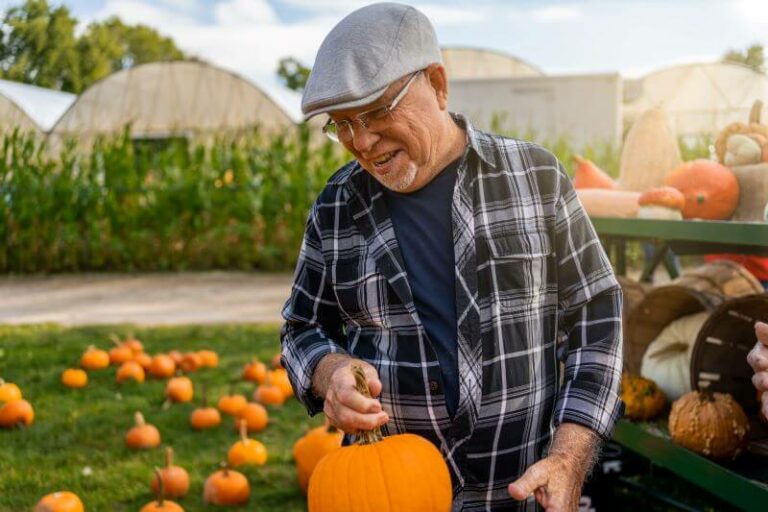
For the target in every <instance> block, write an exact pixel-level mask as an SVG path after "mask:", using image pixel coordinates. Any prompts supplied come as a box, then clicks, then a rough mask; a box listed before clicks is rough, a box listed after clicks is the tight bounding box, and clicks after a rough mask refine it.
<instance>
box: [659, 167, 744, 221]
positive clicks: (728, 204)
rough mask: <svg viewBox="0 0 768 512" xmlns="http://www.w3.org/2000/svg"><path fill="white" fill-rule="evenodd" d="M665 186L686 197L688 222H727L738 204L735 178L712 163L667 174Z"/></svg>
mask: <svg viewBox="0 0 768 512" xmlns="http://www.w3.org/2000/svg"><path fill="white" fill-rule="evenodd" d="M665 184H666V185H669V186H670V187H674V188H676V189H677V190H679V191H680V192H682V193H683V195H684V196H685V207H684V208H683V218H685V219H706V220H726V219H729V218H731V215H733V212H734V211H735V210H736V206H738V204H739V181H738V180H737V179H736V175H735V174H733V171H731V170H730V169H729V168H727V167H725V166H724V165H721V164H719V163H717V162H713V161H711V160H704V159H699V160H694V161H692V162H685V163H683V165H681V166H680V167H678V168H677V169H675V170H673V171H671V172H670V173H669V174H667V177H666V180H665Z"/></svg>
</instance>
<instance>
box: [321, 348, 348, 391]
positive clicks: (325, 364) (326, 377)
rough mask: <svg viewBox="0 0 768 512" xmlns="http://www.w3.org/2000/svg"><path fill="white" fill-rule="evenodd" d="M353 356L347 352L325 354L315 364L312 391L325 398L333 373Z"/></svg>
mask: <svg viewBox="0 0 768 512" xmlns="http://www.w3.org/2000/svg"><path fill="white" fill-rule="evenodd" d="M351 360H352V358H351V357H350V356H348V355H346V354H336V353H330V354H326V355H325V356H323V358H322V359H320V361H319V362H318V363H317V366H315V371H314V373H313V374H312V393H314V395H315V396H316V397H318V398H320V399H321V400H325V395H326V393H327V392H328V386H329V384H330V382H331V376H332V375H333V373H334V372H335V371H336V370H338V369H339V368H341V367H342V366H345V365H346V364H348V363H349V362H350V361H351Z"/></svg>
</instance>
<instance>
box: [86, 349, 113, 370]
mask: <svg viewBox="0 0 768 512" xmlns="http://www.w3.org/2000/svg"><path fill="white" fill-rule="evenodd" d="M107 366H109V353H108V352H107V351H106V350H101V349H98V348H96V347H94V346H93V345H91V346H90V347H88V348H87V349H86V350H85V352H83V355H82V357H80V367H81V368H83V369H85V370H89V371H92V370H103V369H104V368H106V367H107Z"/></svg>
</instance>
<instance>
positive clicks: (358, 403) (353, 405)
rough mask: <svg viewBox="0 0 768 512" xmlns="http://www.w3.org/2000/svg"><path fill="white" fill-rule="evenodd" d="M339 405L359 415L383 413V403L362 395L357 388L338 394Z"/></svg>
mask: <svg viewBox="0 0 768 512" xmlns="http://www.w3.org/2000/svg"><path fill="white" fill-rule="evenodd" d="M335 395H336V400H337V401H338V402H339V404H341V405H343V406H345V407H348V408H350V409H352V410H353V411H356V412H359V413H367V414H375V413H377V412H381V403H380V402H379V401H378V400H376V399H373V398H368V397H366V396H364V395H362V394H361V393H360V392H359V391H358V390H356V389H355V388H344V389H340V390H338V391H337V392H336V393H335Z"/></svg>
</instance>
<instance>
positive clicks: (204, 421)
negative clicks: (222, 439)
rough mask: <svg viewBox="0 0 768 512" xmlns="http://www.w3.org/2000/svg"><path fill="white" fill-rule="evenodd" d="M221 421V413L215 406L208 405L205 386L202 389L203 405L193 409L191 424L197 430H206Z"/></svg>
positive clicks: (190, 417)
mask: <svg viewBox="0 0 768 512" xmlns="http://www.w3.org/2000/svg"><path fill="white" fill-rule="evenodd" d="M220 423H221V414H219V410H218V409H216V408H215V407H208V401H207V400H206V392H205V386H203V390H202V407H199V408H197V409H195V410H194V411H192V414H191V415H190V416H189V424H190V425H192V428H194V429H195V430H206V429H209V428H213V427H217V426H218V425H219V424H220Z"/></svg>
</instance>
